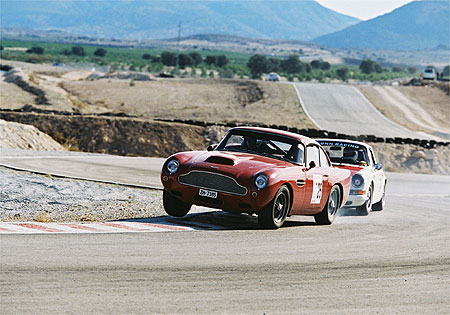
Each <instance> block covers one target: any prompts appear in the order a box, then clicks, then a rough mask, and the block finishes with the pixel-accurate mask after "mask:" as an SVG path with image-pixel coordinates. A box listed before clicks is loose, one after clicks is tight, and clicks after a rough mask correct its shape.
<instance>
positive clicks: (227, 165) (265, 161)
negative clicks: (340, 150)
mask: <svg viewBox="0 0 450 315" xmlns="http://www.w3.org/2000/svg"><path fill="white" fill-rule="evenodd" d="M350 177H351V172H350V171H348V170H344V169H339V168H335V167H332V165H331V162H330V160H329V158H328V156H327V155H326V153H325V151H324V150H323V148H322V147H321V146H320V145H319V144H318V143H317V142H316V141H314V140H312V139H310V138H308V137H304V136H301V135H298V134H294V133H290V132H286V131H281V130H275V129H266V128H250V127H237V128H233V129H231V130H230V131H229V132H228V134H227V135H226V136H225V138H224V139H223V140H222V141H221V142H220V143H219V144H218V145H214V146H210V147H208V151H191V152H182V153H177V154H175V155H172V156H171V157H169V158H168V159H167V160H166V162H165V163H164V165H163V168H162V172H161V182H162V184H163V186H164V192H163V205H164V209H165V210H166V212H167V213H168V214H169V215H172V216H176V217H183V216H185V215H186V214H187V213H188V212H189V210H190V208H191V205H192V204H196V205H201V206H206V207H211V208H218V209H222V210H225V211H229V212H234V213H248V214H257V215H258V223H259V224H260V226H261V227H263V228H279V227H281V226H282V225H283V223H284V221H285V220H286V217H287V216H291V215H313V216H314V218H315V221H316V222H317V223H318V224H331V223H332V222H333V221H334V219H335V218H336V216H337V213H338V210H339V208H340V207H341V206H342V205H344V204H345V202H346V200H347V197H348V194H349V190H350Z"/></svg>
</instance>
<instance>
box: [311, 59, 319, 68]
mask: <svg viewBox="0 0 450 315" xmlns="http://www.w3.org/2000/svg"><path fill="white" fill-rule="evenodd" d="M310 64H311V67H312V68H313V69H319V68H321V66H322V62H321V61H320V60H313V61H311V63H310Z"/></svg>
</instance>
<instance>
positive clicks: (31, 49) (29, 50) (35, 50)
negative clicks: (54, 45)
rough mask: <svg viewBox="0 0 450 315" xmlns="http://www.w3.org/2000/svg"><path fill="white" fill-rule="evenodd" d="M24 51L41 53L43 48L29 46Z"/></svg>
mask: <svg viewBox="0 0 450 315" xmlns="http://www.w3.org/2000/svg"><path fill="white" fill-rule="evenodd" d="M26 52H27V53H28V54H36V55H42V54H43V53H44V48H42V47H31V48H30V49H28V50H27V51H26Z"/></svg>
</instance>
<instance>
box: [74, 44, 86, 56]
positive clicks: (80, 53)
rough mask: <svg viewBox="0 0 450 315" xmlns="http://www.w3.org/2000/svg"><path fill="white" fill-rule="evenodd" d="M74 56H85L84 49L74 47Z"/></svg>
mask: <svg viewBox="0 0 450 315" xmlns="http://www.w3.org/2000/svg"><path fill="white" fill-rule="evenodd" d="M72 55H76V56H85V55H86V53H85V52H84V48H83V47H81V46H73V47H72Z"/></svg>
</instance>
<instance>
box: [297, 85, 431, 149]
mask: <svg viewBox="0 0 450 315" xmlns="http://www.w3.org/2000/svg"><path fill="white" fill-rule="evenodd" d="M293 85H294V87H295V89H296V90H297V95H298V97H299V99H300V103H301V104H302V107H303V109H304V110H305V112H306V114H307V115H308V117H309V118H310V119H311V120H312V121H313V122H314V123H315V124H316V125H317V127H319V128H320V129H326V130H330V131H335V132H340V133H345V134H349V135H355V136H357V135H363V134H364V135H365V134H372V135H375V136H377V137H391V138H394V137H402V138H412V139H414V138H418V139H435V140H438V141H440V139H439V138H437V137H435V136H432V135H429V134H426V133H424V132H414V131H411V130H408V129H407V128H404V127H402V126H400V125H398V124H396V123H394V122H392V121H391V120H389V119H387V118H386V117H385V116H384V115H382V114H381V113H380V112H378V111H377V110H376V109H375V107H374V106H373V105H372V104H371V103H370V102H369V101H368V100H367V99H366V98H365V97H364V96H363V95H362V94H361V92H359V90H358V89H357V88H355V87H354V86H351V85H341V84H322V83H320V84H316V83H295V84H293Z"/></svg>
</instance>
